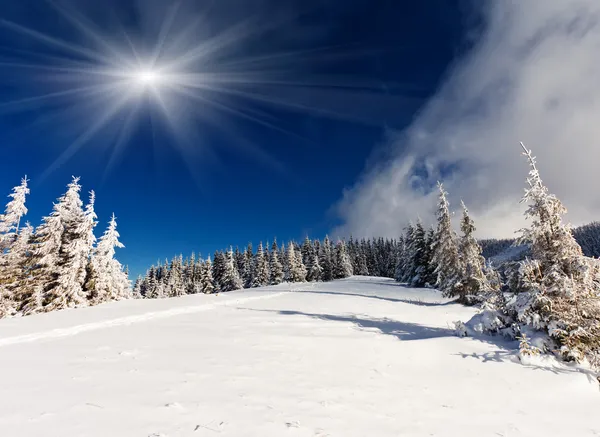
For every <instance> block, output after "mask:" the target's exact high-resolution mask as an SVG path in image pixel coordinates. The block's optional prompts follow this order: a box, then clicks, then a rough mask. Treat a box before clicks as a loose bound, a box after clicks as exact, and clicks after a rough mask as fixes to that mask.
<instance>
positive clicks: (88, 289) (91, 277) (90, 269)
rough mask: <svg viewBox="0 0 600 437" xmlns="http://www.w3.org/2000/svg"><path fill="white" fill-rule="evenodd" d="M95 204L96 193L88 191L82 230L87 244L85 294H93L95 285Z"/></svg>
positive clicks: (96, 221) (96, 218)
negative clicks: (88, 195)
mask: <svg viewBox="0 0 600 437" xmlns="http://www.w3.org/2000/svg"><path fill="white" fill-rule="evenodd" d="M95 204H96V193H94V191H90V198H89V202H88V204H87V205H86V206H85V211H84V216H85V222H84V223H85V224H84V232H83V238H84V241H85V245H86V246H87V252H88V257H87V259H86V264H85V279H84V282H83V291H84V293H85V294H86V295H87V296H90V295H93V294H95V290H94V287H95V286H96V282H97V280H98V278H97V272H96V269H95V267H94V265H93V263H94V256H93V255H94V245H95V244H96V236H95V235H94V229H95V227H96V225H97V224H98V216H97V215H96V211H95V209H94V206H95Z"/></svg>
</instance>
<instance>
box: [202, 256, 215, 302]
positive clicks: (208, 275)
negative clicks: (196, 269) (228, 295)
mask: <svg viewBox="0 0 600 437" xmlns="http://www.w3.org/2000/svg"><path fill="white" fill-rule="evenodd" d="M200 284H201V289H202V293H204V294H212V293H214V292H215V285H214V280H213V276H212V263H211V261H210V257H209V258H208V259H207V260H206V261H204V262H203V263H202V264H201V267H200Z"/></svg>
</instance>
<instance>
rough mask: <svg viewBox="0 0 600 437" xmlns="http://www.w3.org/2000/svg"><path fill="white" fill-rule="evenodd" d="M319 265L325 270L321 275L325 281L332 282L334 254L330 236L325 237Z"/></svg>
mask: <svg viewBox="0 0 600 437" xmlns="http://www.w3.org/2000/svg"><path fill="white" fill-rule="evenodd" d="M319 264H320V266H321V268H322V269H323V273H322V274H321V278H322V279H323V281H331V280H332V279H333V253H332V250H331V240H329V236H325V239H324V240H323V244H322V245H321V251H320V253H319Z"/></svg>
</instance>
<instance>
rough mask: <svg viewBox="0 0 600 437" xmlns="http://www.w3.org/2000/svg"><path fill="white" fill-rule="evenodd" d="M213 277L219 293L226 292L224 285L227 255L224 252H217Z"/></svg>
mask: <svg viewBox="0 0 600 437" xmlns="http://www.w3.org/2000/svg"><path fill="white" fill-rule="evenodd" d="M212 276H213V281H214V284H215V288H216V290H217V291H224V290H223V284H224V281H225V254H224V253H223V252H219V251H217V252H215V254H214V256H213V263H212Z"/></svg>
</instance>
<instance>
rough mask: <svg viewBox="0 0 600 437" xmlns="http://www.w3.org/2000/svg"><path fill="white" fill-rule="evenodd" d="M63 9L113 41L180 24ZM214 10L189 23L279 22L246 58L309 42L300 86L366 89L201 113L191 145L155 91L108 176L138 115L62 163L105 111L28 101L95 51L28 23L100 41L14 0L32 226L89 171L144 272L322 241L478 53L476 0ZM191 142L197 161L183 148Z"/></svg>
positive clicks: (1, 29) (5, 105)
mask: <svg viewBox="0 0 600 437" xmlns="http://www.w3.org/2000/svg"><path fill="white" fill-rule="evenodd" d="M57 3H58V4H59V5H61V6H64V7H65V8H66V9H64V10H66V11H75V12H76V13H77V14H79V15H80V16H83V17H85V19H87V20H88V21H90V22H92V23H94V26H95V27H94V29H95V31H97V32H99V33H100V34H102V35H111V36H114V35H115V29H117V28H122V29H125V30H126V32H128V33H130V34H134V35H138V36H139V40H136V43H138V44H142V43H143V42H144V38H147V39H146V40H145V41H146V42H147V45H148V46H152V44H154V42H153V41H154V37H156V35H153V34H152V32H153V29H154V32H155V33H157V32H158V30H157V29H156V28H153V27H152V25H153V20H155V17H165V15H166V14H165V9H164V8H165V7H166V6H164V5H166V4H167V3H169V2H162V4H163V6H161V2H143V1H142V2H138V3H134V2H130V1H129V0H107V1H105V2H102V8H98V7H97V5H94V2H91V1H79V2H68V1H67V2H64V1H63V2H57ZM209 3H211V2H203V1H191V0H190V1H188V2H186V5H185V8H186V9H185V13H184V14H183V15H182V16H180V17H179V18H178V20H186V19H187V18H189V16H190V15H191V14H193V12H198V13H205V14H206V15H205V16H206V19H207V20H210V22H211V23H214V28H215V30H214V34H215V35H218V34H219V32H220V31H221V29H226V28H227V25H229V24H231V23H235V22H236V21H239V20H243V19H244V18H245V16H246V15H250V14H254V15H259V16H260V17H261V20H262V21H261V22H267V23H272V22H274V21H276V20H280V24H277V25H276V26H274V27H273V29H271V30H269V33H268V34H266V35H262V34H261V35H258V36H257V37H256V38H252V40H251V41H246V40H244V39H240V41H238V42H236V47H235V53H236V54H235V56H244V55H245V54H246V53H252V54H255V55H262V54H267V55H268V54H269V53H273V52H274V51H279V52H281V51H292V50H293V51H295V52H298V51H303V52H304V53H308V55H303V56H300V55H290V56H288V57H286V58H285V59H283V60H281V59H279V60H278V61H277V62H278V63H279V64H278V65H277V68H285V69H286V70H287V69H289V70H290V71H292V75H293V80H295V81H296V82H301V81H302V80H303V78H304V77H308V75H310V77H319V78H321V79H323V80H325V81H326V82H327V83H328V84H335V83H337V82H338V81H340V80H342V81H347V82H349V83H350V82H351V83H352V84H353V85H356V84H361V85H364V84H366V86H365V87H361V89H360V90H359V91H352V92H350V91H346V90H341V91H340V90H337V89H335V88H334V87H333V86H329V87H325V88H316V87H313V88H311V89H310V90H309V92H308V94H302V93H301V94H294V93H285V92H284V93H282V94H281V99H286V98H290V99H291V103H292V104H295V103H297V102H301V103H302V104H304V105H306V106H310V107H309V108H308V109H304V110H300V111H296V110H290V109H289V108H288V107H286V105H281V104H271V103H264V102H250V103H248V104H247V106H246V108H247V109H249V110H256V111H260V112H259V113H260V114H261V115H260V119H261V120H268V125H269V126H266V125H265V123H257V122H256V121H253V120H250V119H248V118H244V117H239V116H236V115H235V114H232V113H228V112H224V113H219V115H218V122H216V123H215V122H211V123H209V122H208V121H207V120H206V119H205V118H203V117H202V116H200V117H197V118H195V117H191V118H190V124H188V125H186V126H185V127H181V129H185V134H186V135H185V137H186V138H185V140H186V141H188V143H185V144H184V145H182V142H181V139H180V138H179V137H178V135H174V134H173V132H172V131H170V130H169V129H167V128H166V127H165V125H164V123H155V122H153V119H152V114H153V112H152V111H156V109H155V108H153V104H152V102H151V99H150V98H143V99H141V101H140V102H138V103H140V109H139V112H138V115H137V118H136V123H135V125H134V128H133V129H132V132H131V135H130V136H129V137H128V138H127V141H126V142H125V143H126V144H125V145H124V146H123V149H122V153H120V154H119V155H118V157H117V159H116V160H115V161H114V162H113V164H112V165H111V166H110V167H109V168H108V170H106V169H107V165H108V163H109V161H110V157H111V153H112V150H113V149H112V147H113V145H114V143H115V132H117V131H118V128H119V126H121V125H122V124H123V122H124V117H125V116H124V115H118V116H116V117H115V119H114V120H112V121H111V122H110V123H108V124H106V125H105V126H103V127H102V129H99V130H98V131H97V132H96V133H95V135H93V136H92V137H91V138H90V140H89V141H87V142H86V143H85V144H83V145H81V147H80V148H78V150H77V152H76V153H75V154H74V155H73V156H72V157H70V158H69V159H67V160H65V161H64V162H61V163H60V165H59V166H56V168H54V167H53V168H52V171H51V172H48V171H47V170H48V168H49V167H50V166H51V165H52V164H53V162H55V160H56V159H57V158H58V157H59V156H60V155H61V153H62V152H63V151H64V150H65V149H66V148H67V147H68V146H69V145H71V144H72V143H73V142H74V141H75V139H76V138H77V136H78V135H79V134H80V133H81V132H84V131H85V129H86V128H87V127H88V126H89V125H90V124H92V123H93V122H94V120H95V118H97V116H98V113H97V112H93V111H91V110H88V109H89V108H88V107H87V106H86V105H88V104H89V103H90V102H89V101H86V99H89V97H87V96H83V95H75V96H74V98H73V99H71V100H68V101H66V100H64V99H52V98H49V99H45V100H39V99H38V100H34V102H33V103H31V102H29V103H27V102H26V103H25V104H16V103H15V101H18V100H20V99H27V98H38V97H39V96H40V95H42V94H44V93H50V92H53V91H56V89H59V90H65V89H68V88H69V87H71V88H73V87H76V86H77V84H78V82H77V80H76V78H75V79H74V80H72V81H70V82H68V83H66V84H65V83H64V81H62V82H61V79H60V77H58V78H57V79H56V80H54V78H53V76H52V75H53V74H54V73H55V71H54V70H52V68H56V67H58V66H60V63H61V62H63V60H65V62H70V61H78V60H80V58H78V57H77V55H73V54H72V53H71V52H69V51H65V50H62V49H61V48H57V47H56V46H55V45H54V46H53V45H52V44H49V43H40V40H39V38H37V39H36V37H32V35H31V33H29V34H28V33H27V32H24V31H23V29H25V28H26V29H28V30H31V31H35V32H39V33H40V34H44V35H48V36H51V37H53V38H56V39H60V40H63V41H66V42H68V43H74V44H77V45H78V46H79V47H84V48H85V47H89V48H93V49H97V48H98V45H97V43H95V42H94V41H93V40H91V39H90V38H89V37H86V36H85V35H84V34H82V33H81V32H78V31H77V29H76V28H74V27H73V26H72V25H70V24H69V22H68V21H67V20H65V19H64V17H63V16H61V14H60V12H59V11H57V9H56V8H53V7H52V6H51V5H50V4H48V3H47V2H46V1H44V0H7V1H5V2H3V8H2V12H1V13H0V14H1V16H0V18H1V19H2V22H1V23H0V61H1V62H0V77H2V81H1V82H0V100H1V102H0V105H1V106H0V147H1V148H2V151H3V153H2V156H3V159H1V160H0V187H1V190H2V191H3V192H4V193H5V194H6V195H7V194H8V193H9V191H10V189H11V187H12V186H14V185H17V184H18V183H19V180H20V178H21V177H22V176H23V175H24V174H27V175H28V177H29V178H30V179H31V190H32V193H31V195H30V197H29V199H28V206H29V209H30V213H29V215H28V219H29V220H30V221H31V222H32V224H34V225H37V224H39V221H40V218H41V217H42V216H43V215H46V214H48V213H49V212H50V210H51V205H52V204H51V202H52V201H53V200H54V199H55V198H56V197H58V196H59V195H61V194H62V193H63V192H64V189H65V185H66V184H67V183H68V182H69V181H70V177H71V175H77V176H81V183H82V185H83V189H84V191H88V190H90V189H94V190H95V191H96V195H97V204H96V209H97V213H98V215H99V218H100V220H101V223H100V225H99V227H98V228H97V232H96V234H97V235H98V236H99V235H100V234H101V232H102V231H103V228H104V226H105V224H106V222H107V220H108V219H109V216H110V214H111V213H112V212H113V211H114V212H115V214H116V215H117V218H118V225H119V231H120V233H121V236H122V241H123V242H124V244H125V245H126V249H123V250H120V251H119V253H118V257H119V259H120V260H121V261H122V262H123V263H124V264H127V265H129V267H130V269H131V271H132V272H133V273H134V274H137V273H140V272H141V271H143V270H145V268H146V267H148V266H149V265H150V264H151V263H153V262H154V261H155V260H157V259H159V258H161V259H164V258H165V257H169V258H170V257H172V256H173V255H175V254H179V253H183V254H184V256H185V255H188V254H189V253H190V252H192V251H195V252H196V253H202V254H203V255H208V254H212V252H213V251H214V250H215V249H218V248H224V247H226V246H228V245H230V244H231V245H234V246H236V245H239V246H244V245H245V244H247V243H248V242H249V241H252V242H254V243H255V244H256V243H258V242H259V241H261V240H262V241H265V240H267V239H272V238H273V237H277V238H278V239H279V240H288V239H290V238H294V239H301V238H303V236H304V235H306V234H309V235H311V236H313V237H318V238H320V237H322V236H324V235H325V234H326V233H328V232H331V230H332V229H334V228H335V227H336V226H337V225H339V217H337V216H336V214H335V213H334V211H333V210H332V207H333V206H334V205H335V204H336V203H337V202H338V201H339V200H340V198H341V197H342V194H343V191H344V189H345V188H346V187H349V186H352V185H353V184H354V183H355V182H356V181H357V180H358V179H359V178H360V176H361V174H362V172H363V170H364V169H365V166H367V165H368V162H369V160H370V158H372V156H373V154H374V153H376V151H377V149H378V147H380V146H381V144H383V143H384V142H385V140H386V138H387V133H389V130H390V129H391V130H401V129H402V128H404V127H405V126H407V125H409V124H410V123H411V122H412V120H413V119H414V118H415V116H416V115H417V114H418V112H419V110H420V109H421V108H422V105H423V104H424V103H425V102H426V101H427V99H428V98H429V97H430V96H431V95H433V94H434V93H435V91H436V90H437V88H438V86H439V84H440V81H441V80H442V79H443V77H444V74H445V73H446V72H447V70H448V68H449V66H450V65H451V63H452V61H453V60H454V59H455V58H456V56H457V54H458V53H460V52H461V51H463V50H464V49H465V47H466V44H467V43H468V39H467V36H469V34H468V33H467V30H468V29H471V26H470V24H472V23H469V19H470V17H469V14H467V13H466V10H465V9H464V5H465V2H463V1H456V2H454V1H445V0H429V1H422V2H409V1H397V0H396V1H394V0H389V1H388V0H378V1H375V2H373V1H372V0H370V1H369V0H364V1H363V0H354V1H348V0H329V1H325V2H323V1H316V0H315V1H309V2H307V1H295V0H294V1H283V0H262V1H255V2H252V1H242V0H239V1H233V0H226V1H223V2H221V3H220V4H219V5H220V6H221V7H218V8H216V7H213V8H211V9H209V8H208V6H210V4H209ZM213 3H214V2H213ZM140 5H142V6H140ZM167 6H168V5H167ZM161 7H162V8H163V9H161ZM144 9H148V10H149V11H144ZM232 11H235V12H232ZM281 17H283V18H281ZM15 24H16V25H18V26H20V27H18V28H15V26H14V25H15ZM38 35H39V34H38ZM113 41H114V40H111V43H112V42H113ZM326 47H327V49H323V48H326ZM316 49H322V50H321V51H318V50H316ZM240 54H241V55H240ZM56 57H58V60H57V58H56ZM17 61H18V62H17ZM15 63H20V64H28V65H30V67H27V68H25V67H22V66H21V67H17V66H15ZM31 66H34V67H31ZM44 67H51V68H50V69H44ZM52 87H56V88H52ZM366 88H368V89H366ZM273 93H274V94H273V95H278V94H279V91H278V90H277V89H274V91H273ZM188 104H197V103H194V102H191V103H190V102H188ZM198 104H199V103H198ZM233 104H236V102H235V100H233ZM62 105H69V107H68V108H66V106H65V107H63V106H62ZM79 108H81V109H79ZM66 109H68V111H67V110H66ZM320 109H322V110H323V111H327V115H323V113H320V112H319V110H320ZM56 114H57V117H56V118H48V117H54V115H56ZM332 114H333V116H332ZM190 126H192V127H190ZM182 147H185V148H186V149H185V151H186V152H185V153H184V154H181V153H179V152H178V151H179V150H180V149H181V148H182Z"/></svg>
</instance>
